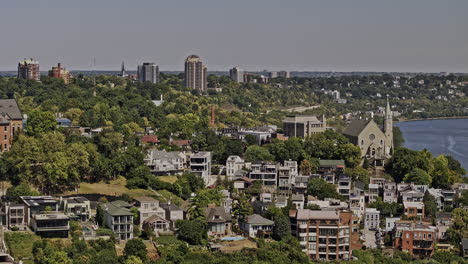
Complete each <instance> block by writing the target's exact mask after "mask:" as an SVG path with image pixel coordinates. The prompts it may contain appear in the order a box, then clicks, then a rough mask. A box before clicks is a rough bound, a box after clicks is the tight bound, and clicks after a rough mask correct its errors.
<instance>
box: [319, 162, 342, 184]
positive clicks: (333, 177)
mask: <svg viewBox="0 0 468 264" xmlns="http://www.w3.org/2000/svg"><path fill="white" fill-rule="evenodd" d="M345 168H346V166H345V161H344V160H319V167H318V168H317V173H318V174H320V175H321V177H322V178H323V179H324V180H325V181H326V182H328V183H331V184H336V183H337V182H338V177H339V175H342V174H344V170H345Z"/></svg>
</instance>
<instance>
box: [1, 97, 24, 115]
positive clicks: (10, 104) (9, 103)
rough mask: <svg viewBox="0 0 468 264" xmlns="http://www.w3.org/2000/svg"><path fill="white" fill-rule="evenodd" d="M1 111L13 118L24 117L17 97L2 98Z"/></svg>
mask: <svg viewBox="0 0 468 264" xmlns="http://www.w3.org/2000/svg"><path fill="white" fill-rule="evenodd" d="M0 113H5V114H8V116H9V117H10V118H11V119H23V114H22V113H21V110H20V109H19V106H18V103H17V102H16V100H15V99H0Z"/></svg>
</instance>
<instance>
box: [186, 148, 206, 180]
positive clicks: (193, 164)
mask: <svg viewBox="0 0 468 264" xmlns="http://www.w3.org/2000/svg"><path fill="white" fill-rule="evenodd" d="M190 172H192V173H194V174H197V175H199V176H200V177H202V178H203V181H205V185H208V184H209V181H210V175H211V152H197V153H194V154H192V155H190Z"/></svg>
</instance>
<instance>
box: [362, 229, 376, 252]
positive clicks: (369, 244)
mask: <svg viewBox="0 0 468 264" xmlns="http://www.w3.org/2000/svg"><path fill="white" fill-rule="evenodd" d="M364 238H365V242H364V245H365V246H366V248H377V244H376V241H375V231H370V230H367V229H365V230H364Z"/></svg>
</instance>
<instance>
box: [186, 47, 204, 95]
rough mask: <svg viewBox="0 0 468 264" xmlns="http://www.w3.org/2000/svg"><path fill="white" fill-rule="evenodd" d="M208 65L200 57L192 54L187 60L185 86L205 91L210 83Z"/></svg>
mask: <svg viewBox="0 0 468 264" xmlns="http://www.w3.org/2000/svg"><path fill="white" fill-rule="evenodd" d="M207 77H208V74H207V69H206V66H205V65H203V62H202V61H201V59H200V57H198V56H197V55H190V56H188V57H187V59H186V60H185V87H187V88H190V89H192V90H197V91H205V90H206V88H207V85H208V80H207Z"/></svg>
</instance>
